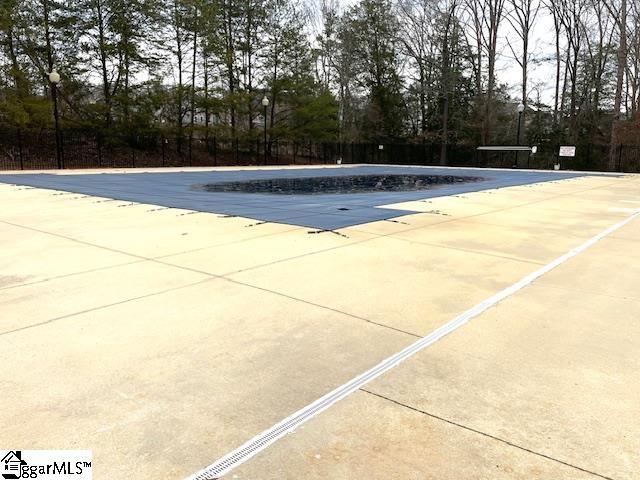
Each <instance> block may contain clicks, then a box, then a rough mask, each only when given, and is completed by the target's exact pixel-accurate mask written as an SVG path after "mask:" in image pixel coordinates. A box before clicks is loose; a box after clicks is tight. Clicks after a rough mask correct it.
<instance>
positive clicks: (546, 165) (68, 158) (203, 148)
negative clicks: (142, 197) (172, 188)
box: [0, 130, 640, 172]
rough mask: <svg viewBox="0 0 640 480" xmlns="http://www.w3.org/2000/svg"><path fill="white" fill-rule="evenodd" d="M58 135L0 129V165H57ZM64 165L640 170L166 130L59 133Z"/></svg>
mask: <svg viewBox="0 0 640 480" xmlns="http://www.w3.org/2000/svg"><path fill="white" fill-rule="evenodd" d="M55 142H56V140H55V134H54V132H52V131H49V130H39V131H32V130H30V131H25V130H13V131H9V130H0V170H34V169H39V170H40V169H56V168H58V166H59V163H58V159H57V158H56V144H55ZM61 143H62V149H61V150H62V156H61V157H62V158H61V159H60V166H61V167H62V168H80V169H81V168H131V167H183V166H231V165H311V164H336V163H338V162H339V161H341V162H342V163H345V164H349V163H351V164H352V163H372V164H403V165H429V166H437V165H448V166H459V167H499V168H514V167H515V168H533V169H552V168H553V165H554V164H555V163H558V162H559V163H560V165H561V168H562V169H570V170H591V171H619V172H640V146H631V145H620V146H616V147H614V151H613V155H611V154H610V153H611V152H610V147H609V146H608V145H600V144H584V145H578V148H577V153H576V156H575V157H573V158H567V157H562V158H558V156H557V153H558V148H559V146H558V145H552V144H542V145H539V146H538V151H537V153H536V154H535V155H529V154H528V153H527V152H519V153H518V154H516V153H515V152H478V151H477V150H476V148H475V146H472V145H456V144H451V145H448V146H447V148H446V162H444V163H443V162H441V157H442V145H440V144H438V143H393V144H373V143H336V142H326V143H320V142H300V141H298V142H296V141H283V140H270V141H268V142H267V143H266V145H265V144H264V142H263V141H261V140H240V139H234V140H230V139H220V138H216V137H208V138H200V137H197V138H191V139H189V138H188V137H181V138H180V137H174V136H168V135H163V134H155V133H154V134H148V135H138V134H135V135H134V134H132V135H120V136H105V135H101V134H97V133H95V132H82V131H68V130H67V131H63V132H62V134H61Z"/></svg>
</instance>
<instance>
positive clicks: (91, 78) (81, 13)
mask: <svg viewBox="0 0 640 480" xmlns="http://www.w3.org/2000/svg"><path fill="white" fill-rule="evenodd" d="M543 15H546V16H547V18H552V19H553V28H552V30H551V31H549V32H548V35H549V38H551V36H553V38H555V46H556V48H555V55H552V56H549V57H546V58H541V57H540V56H539V55H536V52H534V51H533V48H532V30H533V28H534V26H535V23H536V22H538V21H540V18H541V17H542V16H543ZM507 30H508V31H509V32H510V33H509V35H507V37H506V45H507V47H508V48H506V53H505V51H503V52H502V55H508V56H510V57H512V59H513V61H514V62H517V64H518V66H519V68H520V69H521V71H522V75H521V80H520V82H519V85H518V88H517V90H518V92H519V93H518V95H514V94H513V88H510V87H513V85H511V86H509V85H505V84H504V83H503V82H502V81H501V79H500V75H499V73H498V71H497V63H498V60H499V55H500V54H501V53H500V50H505V49H504V48H503V47H504V45H502V44H501V43H504V40H502V39H503V37H504V36H505V35H506V31H507ZM513 32H515V34H514V33H513ZM0 41H1V42H2V43H1V50H0V59H1V62H2V68H1V71H0V124H3V125H4V126H11V127H14V128H21V129H34V128H36V129H37V128H50V127H51V125H52V122H53V116H52V104H51V89H52V86H51V84H50V83H49V80H48V72H49V71H51V70H56V71H57V72H59V73H60V75H61V79H62V80H61V82H60V84H59V86H58V96H59V98H58V103H59V108H60V112H61V124H62V127H63V128H78V129H79V128H82V129H89V130H93V131H100V132H102V133H105V134H110V133H118V132H126V133H129V134H130V133H132V132H136V133H141V134H145V133H150V132H151V133H152V132H158V131H163V132H170V133H171V134H173V135H175V136H176V137H177V138H179V139H181V141H182V140H184V142H191V141H192V140H193V138H208V137H218V138H231V139H237V138H240V139H259V138H261V135H262V133H263V127H264V122H265V121H266V122H267V129H268V135H269V138H270V139H290V140H301V141H314V142H323V141H341V142H353V141H355V142H368V141H371V142H391V141H401V140H402V141H422V140H424V141H429V142H438V143H440V144H441V145H442V156H443V160H444V157H445V156H446V151H447V145H448V144H453V143H456V144H492V143H493V144H500V143H506V144H513V143H515V141H516V139H515V131H516V122H517V118H518V115H517V113H516V105H517V104H518V103H521V102H522V103H523V104H524V105H525V107H526V109H525V112H524V125H525V127H526V128H524V132H523V138H522V141H524V142H528V143H535V142H571V143H580V142H583V141H590V142H594V141H595V142H601V143H609V142H610V141H611V142H612V143H614V144H615V143H636V142H637V143H640V139H639V136H640V134H639V133H638V131H639V130H640V128H639V124H638V120H637V118H638V111H639V110H640V2H636V1H629V0H395V1H391V0H360V1H359V2H358V3H355V4H353V5H351V6H348V7H346V6H341V5H340V3H339V2H335V1H331V0H328V1H324V2H320V3H318V4H314V5H311V4H309V3H308V2H303V1H296V0H65V1H60V0H2V4H1V6H0ZM544 65H553V71H554V72H555V78H553V79H552V81H553V85H554V94H553V101H552V102H551V104H545V102H544V101H543V98H542V97H543V96H542V94H541V88H542V87H541V86H540V85H536V84H531V82H530V81H529V77H530V72H531V70H532V69H535V68H542V67H543V66H544ZM264 96H266V97H267V98H268V99H269V106H268V107H267V109H266V118H265V115H264V113H265V111H264V110H263V108H264V107H263V105H262V103H261V101H262V99H263V97H264ZM634 118H636V120H634Z"/></svg>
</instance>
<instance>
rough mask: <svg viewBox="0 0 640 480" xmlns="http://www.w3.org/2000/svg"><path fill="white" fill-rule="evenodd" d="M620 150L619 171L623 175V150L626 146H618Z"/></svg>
mask: <svg viewBox="0 0 640 480" xmlns="http://www.w3.org/2000/svg"><path fill="white" fill-rule="evenodd" d="M618 148H619V150H618V171H619V172H621V173H622V172H623V169H622V149H623V148H624V145H622V144H621V145H618Z"/></svg>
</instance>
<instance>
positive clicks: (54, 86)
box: [49, 70, 63, 169]
mask: <svg viewBox="0 0 640 480" xmlns="http://www.w3.org/2000/svg"><path fill="white" fill-rule="evenodd" d="M49 83H51V99H52V100H53V122H54V124H55V129H56V160H57V162H58V168H60V169H61V168H62V167H63V165H62V142H61V141H60V140H61V139H60V114H59V113H58V83H60V74H59V73H58V72H56V71H55V70H51V71H50V72H49Z"/></svg>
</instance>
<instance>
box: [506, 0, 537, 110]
mask: <svg viewBox="0 0 640 480" xmlns="http://www.w3.org/2000/svg"><path fill="white" fill-rule="evenodd" d="M509 6H510V10H509V13H508V15H507V16H506V18H507V21H508V22H509V24H511V27H512V28H513V31H514V32H515V33H516V35H517V36H518V38H520V41H521V42H522V49H521V50H520V51H519V52H518V51H517V50H516V48H515V47H514V45H513V42H512V41H510V40H509V37H507V39H506V41H507V45H508V46H509V49H510V50H511V53H512V54H513V58H514V59H515V61H516V62H517V63H518V65H520V69H521V70H522V94H521V97H520V98H521V99H522V104H523V105H524V106H525V107H526V106H527V78H528V73H529V58H530V54H531V52H530V51H529V41H530V37H531V30H532V29H533V25H534V23H535V21H536V17H537V16H538V10H539V9H540V2H539V1H538V0H509ZM525 112H526V109H525Z"/></svg>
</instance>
